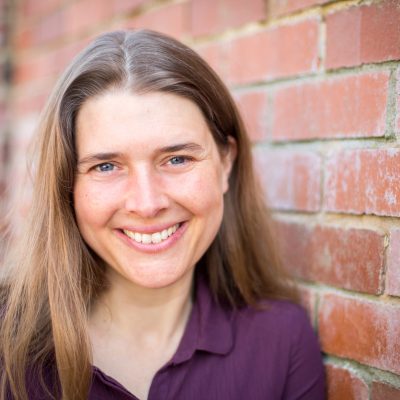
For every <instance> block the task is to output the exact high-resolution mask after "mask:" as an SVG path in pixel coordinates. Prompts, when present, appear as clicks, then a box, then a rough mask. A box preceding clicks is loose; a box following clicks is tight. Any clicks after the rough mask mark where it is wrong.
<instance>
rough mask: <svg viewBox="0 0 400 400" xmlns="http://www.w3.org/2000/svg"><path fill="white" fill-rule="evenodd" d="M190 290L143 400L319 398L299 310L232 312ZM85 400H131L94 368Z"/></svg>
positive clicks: (314, 355) (316, 369) (310, 338)
mask: <svg viewBox="0 0 400 400" xmlns="http://www.w3.org/2000/svg"><path fill="white" fill-rule="evenodd" d="M197 286H198V287H197V294H196V301H195V302H194V306H193V309H192V312H191V315H190V318H189V321H188V324H187V326H186V330H185V333H184V335H183V337H182V340H181V343H180V345H179V347H178V349H177V351H176V353H175V355H174V356H173V358H172V359H171V361H169V362H168V363H167V364H166V365H165V366H164V367H163V368H161V369H160V370H159V371H158V372H157V374H156V375H155V377H154V379H153V381H152V383H151V387H150V391H149V397H148V399H149V400H188V399H190V400H204V399H207V400H243V399H250V400H266V399H268V400H280V399H282V400H283V399H285V400H294V399H304V400H322V399H325V376H324V368H323V364H322V358H321V354H320V350H319V346H318V341H317V338H316V336H315V334H314V332H313V330H312V328H311V325H310V322H309V320H308V317H307V315H306V313H305V311H304V310H303V309H302V308H300V307H299V306H297V305H294V304H292V303H290V302H286V301H267V302H265V304H266V305H267V306H268V309H267V310H262V311H258V310H254V309H253V308H250V307H246V308H242V309H239V310H236V311H233V310H229V309H225V308H223V307H221V306H218V305H217V304H216V303H215V302H214V301H213V300H212V297H211V293H210V292H209V290H208V288H207V285H206V284H205V283H204V282H203V281H202V280H200V282H199V284H198V285H197ZM132 362H135V360H132ZM89 399H91V400H109V399H121V400H137V397H135V396H134V394H132V393H130V392H129V391H128V390H127V389H125V388H124V387H123V386H122V385H121V384H120V383H118V382H117V381H116V380H115V379H113V378H111V377H109V376H107V375H106V374H104V373H103V372H102V371H100V370H99V369H98V368H94V375H93V384H92V388H91V391H90V396H89Z"/></svg>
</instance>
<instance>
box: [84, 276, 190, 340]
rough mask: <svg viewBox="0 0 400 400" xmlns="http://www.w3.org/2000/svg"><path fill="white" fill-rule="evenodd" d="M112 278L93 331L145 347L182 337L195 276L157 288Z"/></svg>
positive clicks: (94, 312) (98, 305)
mask: <svg viewBox="0 0 400 400" xmlns="http://www.w3.org/2000/svg"><path fill="white" fill-rule="evenodd" d="M108 278H109V279H108V281H109V282H110V286H109V288H108V289H107V290H106V291H105V292H104V293H103V294H102V295H101V296H100V298H99V299H98V301H97V302H96V303H95V305H94V307H93V310H92V312H91V315H90V317H89V325H90V326H91V327H92V330H95V331H96V332H97V333H100V334H104V335H107V336H108V335H110V334H111V335H114V334H115V333H116V332H117V333H118V335H120V336H123V337H124V338H125V339H127V340H129V341H130V340H132V341H135V342H136V343H141V342H143V344H145V342H153V341H155V342H157V343H159V344H161V343H165V342H167V341H170V340H171V339H173V338H174V336H176V335H178V336H179V335H181V334H182V332H183V330H184V328H185V326H186V322H187V320H188V318H189V314H190V311H191V306H192V300H191V295H192V281H193V274H192V273H191V274H190V275H188V276H187V277H184V279H181V280H180V281H179V282H177V283H175V284H174V285H171V286H168V287H164V288H156V289H153V288H143V287H139V286H137V285H134V284H133V283H132V282H129V281H127V280H126V279H124V278H123V277H121V276H119V275H117V276H109V277H108Z"/></svg>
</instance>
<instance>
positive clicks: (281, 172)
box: [254, 148, 321, 212]
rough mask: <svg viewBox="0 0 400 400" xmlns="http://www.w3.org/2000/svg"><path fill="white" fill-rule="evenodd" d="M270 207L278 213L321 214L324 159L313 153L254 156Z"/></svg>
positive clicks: (265, 152) (260, 151)
mask: <svg viewBox="0 0 400 400" xmlns="http://www.w3.org/2000/svg"><path fill="white" fill-rule="evenodd" d="M254 154H255V158H256V167H257V169H258V172H259V175H260V179H261V182H262V185H263V187H264V189H265V194H266V197H267V201H268V204H269V205H270V206H271V207H272V208H275V209H281V210H297V211H310V212H314V211H318V210H319V209H320V203H321V190H320V182H321V158H320V157H319V155H317V154H315V153H314V152H312V151H297V152H295V151H293V152H292V151H271V150H268V149H265V148H258V149H256V150H255V152H254Z"/></svg>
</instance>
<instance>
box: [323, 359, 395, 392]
mask: <svg viewBox="0 0 400 400" xmlns="http://www.w3.org/2000/svg"><path fill="white" fill-rule="evenodd" d="M324 354H325V356H324V361H325V364H330V365H334V366H338V367H342V368H344V369H347V370H349V371H351V372H355V374H356V375H357V376H358V377H360V378H362V379H363V380H365V382H366V383H368V384H371V383H373V382H384V383H388V384H390V385H392V386H394V387H395V388H396V389H400V376H399V375H396V374H395V373H393V372H390V371H386V370H383V369H380V368H376V367H372V366H369V365H366V364H362V363H360V362H358V361H355V360H353V359H349V358H342V357H337V356H334V355H331V354H326V353H324Z"/></svg>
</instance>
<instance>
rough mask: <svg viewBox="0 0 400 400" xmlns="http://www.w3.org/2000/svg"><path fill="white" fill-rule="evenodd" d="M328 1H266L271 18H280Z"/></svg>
mask: <svg viewBox="0 0 400 400" xmlns="http://www.w3.org/2000/svg"><path fill="white" fill-rule="evenodd" d="M328 1H330V0H268V5H269V8H268V11H269V15H271V16H281V15H285V14H289V13H291V12H295V11H300V10H303V9H305V8H308V7H312V6H316V5H320V4H324V3H327V2H328Z"/></svg>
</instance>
